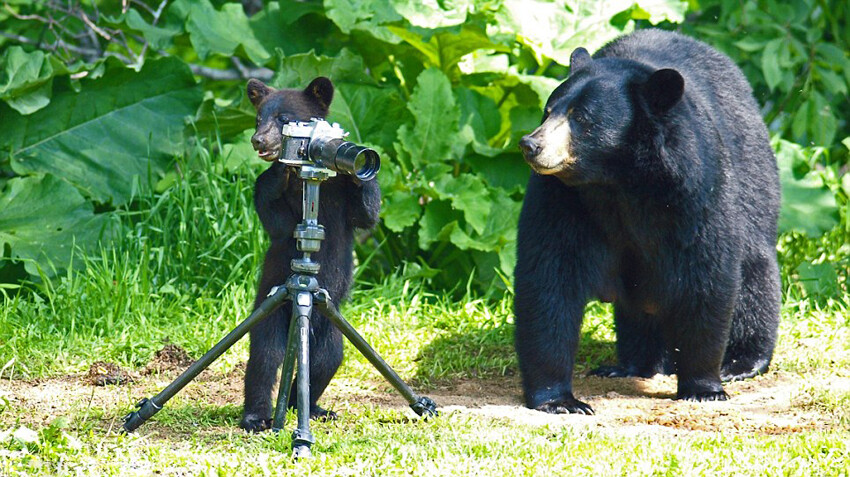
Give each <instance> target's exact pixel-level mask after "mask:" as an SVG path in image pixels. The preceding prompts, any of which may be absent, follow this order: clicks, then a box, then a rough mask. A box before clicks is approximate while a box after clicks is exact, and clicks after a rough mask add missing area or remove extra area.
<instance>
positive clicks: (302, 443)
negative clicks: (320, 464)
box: [292, 429, 316, 459]
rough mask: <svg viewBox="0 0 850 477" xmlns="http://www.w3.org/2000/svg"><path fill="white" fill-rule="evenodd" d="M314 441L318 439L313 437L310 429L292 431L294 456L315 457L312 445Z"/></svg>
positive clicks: (295, 457) (298, 457)
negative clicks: (311, 449)
mask: <svg viewBox="0 0 850 477" xmlns="http://www.w3.org/2000/svg"><path fill="white" fill-rule="evenodd" d="M314 442H316V439H314V438H313V434H312V433H311V432H310V431H305V430H303V429H295V430H294V431H292V458H293V459H301V458H303V457H313V453H312V452H310V447H311V446H312V445H313V443H314Z"/></svg>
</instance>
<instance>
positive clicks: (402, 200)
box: [381, 190, 422, 232]
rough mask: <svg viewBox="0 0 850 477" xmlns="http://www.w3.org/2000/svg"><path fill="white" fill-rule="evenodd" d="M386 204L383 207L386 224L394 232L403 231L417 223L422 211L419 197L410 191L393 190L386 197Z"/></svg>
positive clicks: (382, 212)
mask: <svg viewBox="0 0 850 477" xmlns="http://www.w3.org/2000/svg"><path fill="white" fill-rule="evenodd" d="M384 202H385V204H386V205H385V206H384V207H383V208H382V209H381V217H382V218H383V219H384V225H386V226H387V228H388V229H390V230H392V231H393V232H401V231H402V230H404V229H405V228H407V227H410V226H411V225H413V224H415V223H416V221H417V220H418V219H419V215H420V214H421V213H422V207H421V206H420V205H419V197H418V196H417V195H416V194H414V193H412V192H409V191H401V190H397V191H393V192H392V193H391V194H390V195H389V196H388V197H385V198H384Z"/></svg>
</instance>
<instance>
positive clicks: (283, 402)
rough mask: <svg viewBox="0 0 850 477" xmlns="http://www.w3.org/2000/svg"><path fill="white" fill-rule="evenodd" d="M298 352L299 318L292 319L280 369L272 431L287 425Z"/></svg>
mask: <svg viewBox="0 0 850 477" xmlns="http://www.w3.org/2000/svg"><path fill="white" fill-rule="evenodd" d="M296 354H298V320H297V319H294V317H293V319H291V320H290V322H289V332H288V333H287V340H286V354H285V355H284V358H283V366H282V368H281V371H280V385H279V389H278V393H277V405H276V406H275V408H274V420H273V421H272V431H274V432H278V431H280V430H282V429H283V426H284V425H286V408H287V407H288V406H289V393H290V391H292V374H293V372H294V371H295V356H296Z"/></svg>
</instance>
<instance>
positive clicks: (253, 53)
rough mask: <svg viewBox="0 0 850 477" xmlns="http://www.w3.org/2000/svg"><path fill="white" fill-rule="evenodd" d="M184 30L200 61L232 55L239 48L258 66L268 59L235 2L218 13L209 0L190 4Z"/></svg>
mask: <svg viewBox="0 0 850 477" xmlns="http://www.w3.org/2000/svg"><path fill="white" fill-rule="evenodd" d="M186 31H188V32H189V38H190V39H191V41H192V45H193V46H194V47H195V51H196V52H197V53H198V56H200V57H201V59H204V58H206V57H207V56H209V55H210V54H211V53H218V54H222V55H228V56H229V55H232V54H233V52H234V51H236V48H237V47H239V46H242V48H244V50H245V54H246V55H248V58H250V59H251V61H253V62H254V63H256V64H258V65H261V64H264V63H265V62H266V61H268V60H270V59H271V55H270V54H269V52H268V51H266V49H265V47H263V45H262V44H261V43H260V42H259V41H258V40H257V38H256V37H255V36H254V31H253V30H252V29H251V26H250V25H249V24H248V17H247V16H246V15H245V10H244V9H243V8H242V5H241V4H239V3H225V4H224V5H222V7H221V10H216V9H215V8H214V7H213V6H212V4H211V3H210V2H209V0H197V1H196V2H193V3H192V7H191V9H190V11H189V18H188V19H187V20H186Z"/></svg>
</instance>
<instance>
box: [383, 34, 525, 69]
mask: <svg viewBox="0 0 850 477" xmlns="http://www.w3.org/2000/svg"><path fill="white" fill-rule="evenodd" d="M387 28H388V29H389V30H390V31H391V32H393V33H395V34H396V35H397V36H398V37H399V38H401V39H403V40H404V41H406V42H407V43H409V44H410V45H411V46H412V47H414V48H416V49H417V50H419V51H420V52H422V54H423V55H425V58H427V60H428V61H427V63H426V65H425V66H435V67H437V68H440V69H441V70H443V72H444V73H446V74H448V73H449V72H450V71H451V70H452V69H453V68H454V67H455V66H456V65H457V64H458V62H459V61H460V60H461V58H463V57H464V56H466V55H468V54H469V53H472V52H474V51H476V50H480V49H488V50H496V51H509V49H508V48H507V47H506V46H504V45H498V44H496V43H493V42H492V41H490V39H489V38H488V37H487V34H486V33H485V32H483V31H481V30H480V29H478V28H475V27H472V26H465V27H464V28H463V29H461V31H460V32H459V33H456V32H438V33H433V32H430V31H426V32H425V33H432V34H430V35H429V37H428V39H427V41H426V40H425V39H424V38H423V37H422V36H421V35H420V34H419V33H415V32H412V31H410V30H407V29H406V28H403V27H394V26H390V27H387Z"/></svg>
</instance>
